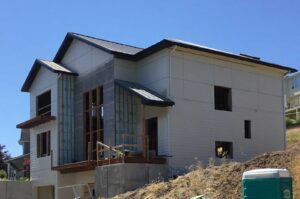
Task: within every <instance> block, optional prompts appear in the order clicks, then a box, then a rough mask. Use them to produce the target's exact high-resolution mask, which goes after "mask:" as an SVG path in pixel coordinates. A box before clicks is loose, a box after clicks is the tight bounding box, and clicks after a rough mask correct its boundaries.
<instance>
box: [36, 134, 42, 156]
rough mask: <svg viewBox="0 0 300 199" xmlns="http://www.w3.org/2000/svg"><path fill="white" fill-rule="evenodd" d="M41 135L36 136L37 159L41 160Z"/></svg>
mask: <svg viewBox="0 0 300 199" xmlns="http://www.w3.org/2000/svg"><path fill="white" fill-rule="evenodd" d="M40 136H41V135H40V134H37V135H36V147H37V148H36V157H37V158H39V157H40V155H41V145H40V143H41V140H40Z"/></svg>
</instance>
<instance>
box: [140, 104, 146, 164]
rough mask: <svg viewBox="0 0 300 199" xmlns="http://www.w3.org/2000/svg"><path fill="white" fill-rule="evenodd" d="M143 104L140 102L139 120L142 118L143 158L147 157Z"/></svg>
mask: <svg viewBox="0 0 300 199" xmlns="http://www.w3.org/2000/svg"><path fill="white" fill-rule="evenodd" d="M144 108H145V107H144V104H141V120H142V140H143V149H144V150H143V154H144V158H146V159H147V140H146V128H145V115H144V111H145V110H144Z"/></svg>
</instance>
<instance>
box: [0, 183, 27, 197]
mask: <svg viewBox="0 0 300 199" xmlns="http://www.w3.org/2000/svg"><path fill="white" fill-rule="evenodd" d="M31 198H32V186H31V182H17V181H0V199H31Z"/></svg>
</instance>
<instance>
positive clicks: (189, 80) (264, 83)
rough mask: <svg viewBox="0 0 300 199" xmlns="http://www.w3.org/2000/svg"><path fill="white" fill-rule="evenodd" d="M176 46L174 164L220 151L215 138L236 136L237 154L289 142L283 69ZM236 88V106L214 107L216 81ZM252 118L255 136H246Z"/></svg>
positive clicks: (239, 156) (236, 156) (172, 113)
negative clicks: (246, 123)
mask: <svg viewBox="0 0 300 199" xmlns="http://www.w3.org/2000/svg"><path fill="white" fill-rule="evenodd" d="M275 71H276V70H272V69H271V68H269V69H267V70H266V69H263V68H262V67H259V66H256V67H255V66H248V65H245V64H238V63H234V62H232V61H222V60H218V59H214V58H209V57H205V56H200V55H193V54H190V53H185V52H180V51H176V52H174V53H173V54H172V57H171V90H170V98H171V99H172V100H174V101H175V106H174V107H173V108H170V134H171V155H172V156H173V158H171V159H170V164H171V165H172V166H174V167H185V166H188V165H189V164H192V163H194V158H197V159H198V160H200V161H202V162H203V163H204V164H206V163H207V161H208V159H209V158H210V157H215V141H231V142H233V157H234V160H238V161H241V160H246V159H249V158H251V157H253V156H256V155H258V154H261V153H264V152H268V151H273V150H281V149H284V147H285V144H284V143H285V136H284V129H285V127H284V118H283V117H284V107H283V84H282V80H283V73H282V74H280V73H279V72H275ZM215 85H218V86H224V87H229V88H232V106H233V107H232V112H228V111H218V110H215V108H214V86H215ZM244 120H251V134H252V138H251V139H245V138H244Z"/></svg>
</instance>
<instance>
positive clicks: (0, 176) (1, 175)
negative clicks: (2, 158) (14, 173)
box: [0, 170, 7, 179]
mask: <svg viewBox="0 0 300 199" xmlns="http://www.w3.org/2000/svg"><path fill="white" fill-rule="evenodd" d="M6 178H7V173H6V172H5V171H4V170H0V179H6Z"/></svg>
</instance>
